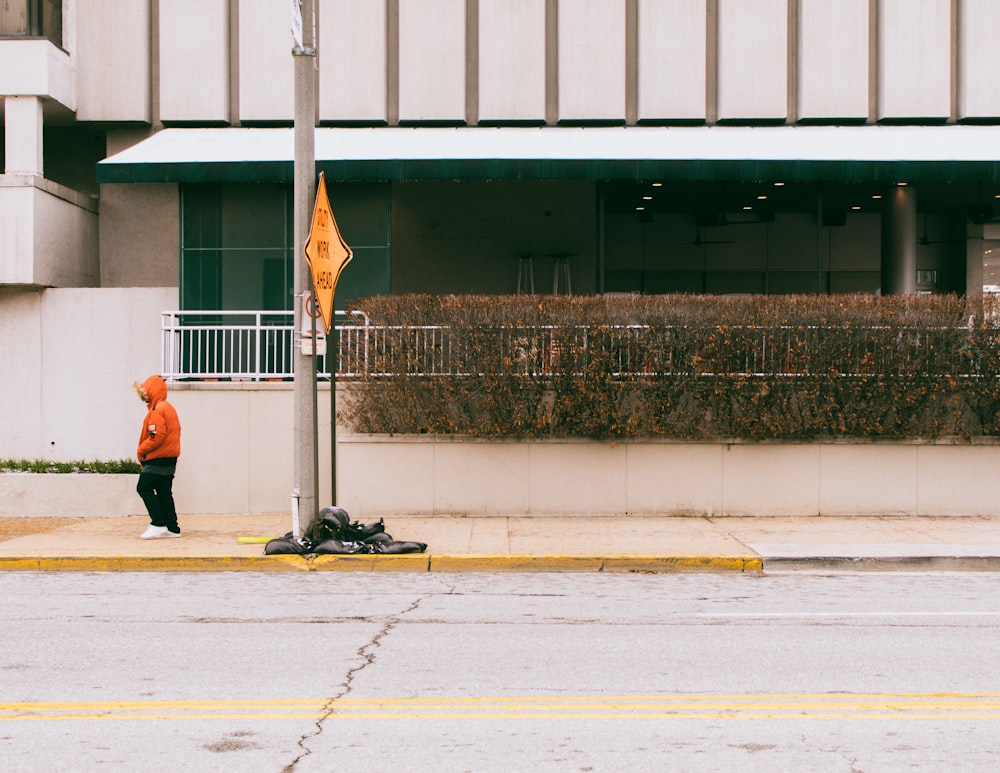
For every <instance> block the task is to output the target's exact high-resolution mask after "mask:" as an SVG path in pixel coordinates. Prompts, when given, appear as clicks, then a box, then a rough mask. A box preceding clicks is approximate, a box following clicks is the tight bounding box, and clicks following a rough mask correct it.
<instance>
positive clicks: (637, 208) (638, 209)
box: [635, 207, 646, 212]
mask: <svg viewBox="0 0 1000 773" xmlns="http://www.w3.org/2000/svg"><path fill="white" fill-rule="evenodd" d="M635 211H636V212H645V211H646V208H645V207H636V208H635Z"/></svg>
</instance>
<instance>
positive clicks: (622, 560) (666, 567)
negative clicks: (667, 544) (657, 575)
mask: <svg viewBox="0 0 1000 773" xmlns="http://www.w3.org/2000/svg"><path fill="white" fill-rule="evenodd" d="M602 571H605V572H757V573H760V572H763V571H764V560H763V559H762V558H761V557H760V556H697V555H695V556H607V557H606V558H605V559H604V567H603V568H602Z"/></svg>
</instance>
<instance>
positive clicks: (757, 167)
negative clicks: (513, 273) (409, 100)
mask: <svg viewBox="0 0 1000 773" xmlns="http://www.w3.org/2000/svg"><path fill="white" fill-rule="evenodd" d="M316 171H317V174H318V173H319V172H320V171H322V172H324V173H325V175H326V177H327V178H328V179H330V180H338V181H392V180H407V181H418V180H459V179H466V180H486V179H489V180H572V179H575V180H621V181H630V180H636V181H638V180H701V181H712V180H739V181H753V180H783V181H786V182H817V181H831V182H845V183H890V182H895V181H898V180H906V181H909V182H922V181H936V182H941V181H945V180H949V181H955V182H960V181H981V182H989V183H992V182H1000V162H998V161H796V160H787V161H759V160H727V161H714V160H682V161H678V160H656V159H649V160H605V159H571V160H567V159H487V160H479V159H475V160H466V159H431V160H424V159H388V160H371V161H364V160H345V161H317V162H316ZM292 181H293V164H292V162H291V161H243V162H229V161H227V162H212V163H202V162H197V163H194V162H192V163H189V162H177V163H139V164H115V163H107V162H104V163H100V164H98V165H97V182H98V183H255V182H268V183H276V182H277V183H292Z"/></svg>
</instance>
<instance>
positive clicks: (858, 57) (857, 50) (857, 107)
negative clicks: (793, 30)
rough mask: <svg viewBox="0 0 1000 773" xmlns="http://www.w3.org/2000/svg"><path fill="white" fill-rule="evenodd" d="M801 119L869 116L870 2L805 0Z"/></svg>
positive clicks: (802, 7)
mask: <svg viewBox="0 0 1000 773" xmlns="http://www.w3.org/2000/svg"><path fill="white" fill-rule="evenodd" d="M799 3H800V5H799V9H800V10H799V103H798V117H799V118H831V119H832V118H866V117H867V115H868V0H837V2H835V3H831V2H829V0H799Z"/></svg>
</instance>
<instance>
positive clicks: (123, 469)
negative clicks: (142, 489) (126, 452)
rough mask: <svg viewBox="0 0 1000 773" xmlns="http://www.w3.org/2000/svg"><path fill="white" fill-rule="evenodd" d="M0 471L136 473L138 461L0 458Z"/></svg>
mask: <svg viewBox="0 0 1000 773" xmlns="http://www.w3.org/2000/svg"><path fill="white" fill-rule="evenodd" d="M0 472H34V473H70V472H83V473H88V472H89V473H103V474H111V475H118V474H125V475H128V474H132V475H134V474H138V472H139V463H138V462H137V461H135V460H134V459H113V460H110V461H100V460H96V459H95V460H93V461H75V462H53V461H51V460H49V459H0Z"/></svg>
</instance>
